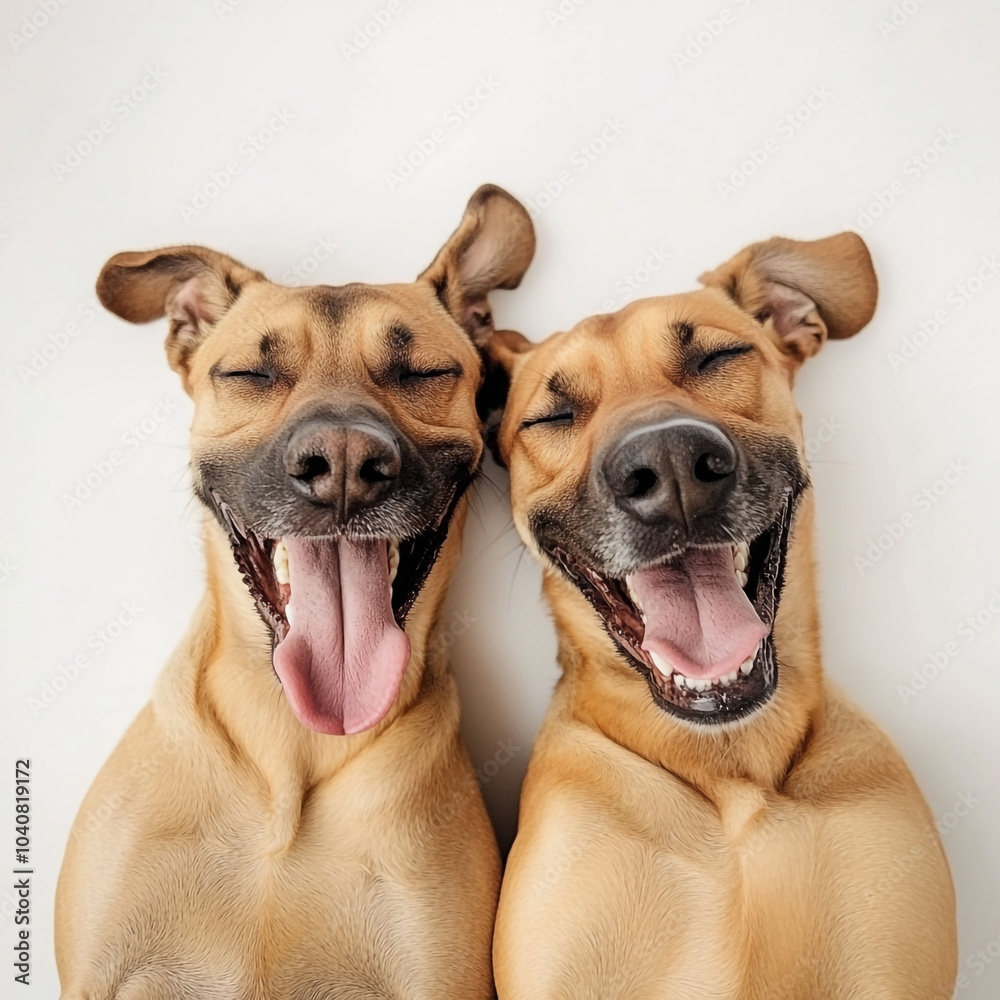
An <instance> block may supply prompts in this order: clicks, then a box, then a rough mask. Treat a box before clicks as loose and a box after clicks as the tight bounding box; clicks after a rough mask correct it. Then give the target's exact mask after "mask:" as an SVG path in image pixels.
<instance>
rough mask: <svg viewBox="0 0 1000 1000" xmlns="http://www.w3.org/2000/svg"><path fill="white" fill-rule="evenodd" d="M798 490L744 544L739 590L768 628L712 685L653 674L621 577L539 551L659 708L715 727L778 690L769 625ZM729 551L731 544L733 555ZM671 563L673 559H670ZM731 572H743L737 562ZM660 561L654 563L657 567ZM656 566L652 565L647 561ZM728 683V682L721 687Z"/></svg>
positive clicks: (557, 551)
mask: <svg viewBox="0 0 1000 1000" xmlns="http://www.w3.org/2000/svg"><path fill="white" fill-rule="evenodd" d="M799 492H800V491H799V490H796V489H789V490H788V492H787V493H786V495H785V498H784V501H783V503H782V505H781V509H780V511H779V513H778V516H777V517H776V519H775V521H774V522H773V523H772V524H771V526H770V527H769V528H767V529H766V530H765V531H763V532H761V533H760V534H759V535H757V536H756V537H755V538H754V539H753V540H752V541H751V542H749V543H748V544H747V545H746V559H745V562H746V565H745V572H744V573H743V575H744V576H745V580H742V579H741V583H742V584H743V587H744V591H745V592H746V593H747V596H748V597H749V598H750V600H751V603H752V604H753V605H754V609H755V610H756V611H757V613H758V615H759V616H760V618H761V620H762V621H763V622H764V623H765V625H766V626H767V627H768V629H769V631H768V634H767V636H766V637H765V638H764V640H763V641H762V642H761V643H760V644H759V646H758V648H757V650H756V652H755V653H754V654H753V656H752V659H751V662H750V663H749V664H748V663H747V662H746V661H744V663H743V664H741V667H740V668H739V669H738V670H737V671H735V674H736V676H735V677H734V676H732V673H730V674H728V675H726V676H725V677H723V678H718V679H716V680H717V683H716V682H713V681H709V682H707V683H706V682H705V681H703V680H701V679H698V678H695V679H693V680H692V679H689V678H687V677H685V676H684V675H683V674H679V673H677V672H675V671H674V670H673V669H670V670H669V671H668V670H667V669H664V665H662V664H661V666H660V668H659V669H658V667H657V665H656V664H655V663H654V661H653V659H652V657H651V655H650V654H649V653H648V652H647V651H646V650H644V649H643V648H642V640H643V633H644V630H645V624H644V621H643V617H642V612H641V610H640V609H639V606H638V602H637V601H636V600H635V595H634V593H630V589H631V588H630V585H629V582H628V576H626V577H625V578H623V579H620V580H619V579H615V578H611V577H604V576H602V575H601V574H600V573H598V572H597V571H596V570H594V569H593V568H592V567H591V566H589V565H588V564H587V563H586V562H584V561H583V560H581V559H578V558H577V557H575V556H574V555H573V554H571V553H569V552H567V551H566V550H564V549H561V548H560V547H559V546H543V548H544V550H545V551H546V552H547V553H548V555H549V556H550V558H551V559H552V560H553V561H554V562H555V563H556V564H557V565H558V566H559V567H560V568H561V569H562V571H563V573H564V574H565V575H566V576H568V577H569V578H570V580H572V582H573V583H574V584H575V585H576V586H577V587H578V589H579V590H580V591H581V592H582V593H583V595H584V597H586V598H587V600H588V601H589V602H590V604H591V605H592V606H593V607H594V608H595V610H596V611H597V612H598V614H599V615H600V616H601V619H602V621H603V624H604V627H605V629H606V630H607V632H608V633H609V635H610V636H611V637H612V638H613V639H614V640H615V642H616V643H617V644H618V646H619V648H620V649H621V650H622V652H623V653H624V654H625V657H626V659H627V660H628V662H629V663H630V664H631V666H632V667H633V668H634V669H635V670H637V671H638V672H639V673H640V674H642V675H643V676H644V677H645V679H646V681H647V684H648V685H649V689H650V692H651V694H652V696H653V699H654V701H655V702H656V704H657V705H659V707H660V708H662V709H664V710H665V711H667V712H669V713H670V714H672V715H675V716H678V717H680V718H682V719H685V720H686V721H689V722H696V723H701V724H721V723H725V722H732V721H735V720H737V719H739V718H742V717H745V716H746V715H749V714H750V713H752V712H754V711H755V710H756V709H758V708H760V707H761V706H762V705H764V704H765V703H766V702H767V701H768V700H769V699H770V698H771V696H772V695H773V694H774V690H775V688H776V686H777V679H778V667H777V656H776V653H775V648H774V634H773V633H774V620H775V616H776V613H777V604H778V600H779V597H780V592H781V586H782V578H783V573H784V561H785V553H786V548H787V543H788V534H789V530H790V527H791V521H792V518H793V515H794V511H795V504H796V501H797V498H798V494H799ZM735 548H736V547H734V550H735ZM671 558H675V557H674V556H672V557H671ZM734 560H735V565H734V569H735V570H736V572H737V573H738V574H739V573H740V572H741V570H742V567H741V566H740V563H741V562H742V560H741V559H736V552H735V551H734ZM663 561H664V560H662V559H661V560H657V563H658V562H663ZM654 565H655V563H654ZM727 681H728V682H727Z"/></svg>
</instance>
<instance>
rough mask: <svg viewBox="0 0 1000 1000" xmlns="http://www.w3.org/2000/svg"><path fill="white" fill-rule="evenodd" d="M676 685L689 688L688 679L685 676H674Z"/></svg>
mask: <svg viewBox="0 0 1000 1000" xmlns="http://www.w3.org/2000/svg"><path fill="white" fill-rule="evenodd" d="M674 683H675V684H676V685H677V686H678V687H679V688H683V687H687V678H686V677H685V676H684V675H683V674H674Z"/></svg>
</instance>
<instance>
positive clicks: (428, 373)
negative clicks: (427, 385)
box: [396, 365, 462, 385]
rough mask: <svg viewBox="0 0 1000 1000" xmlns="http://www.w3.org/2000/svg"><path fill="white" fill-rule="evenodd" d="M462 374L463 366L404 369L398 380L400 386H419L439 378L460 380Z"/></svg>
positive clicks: (400, 372) (401, 370) (398, 375)
mask: <svg viewBox="0 0 1000 1000" xmlns="http://www.w3.org/2000/svg"><path fill="white" fill-rule="evenodd" d="M461 374H462V366H461V365H451V366H450V367H448V368H423V369H420V368H402V369H400V371H399V373H398V374H397V376H396V378H397V380H398V381H399V384H400V385H419V384H420V383H421V382H427V381H429V380H431V379H437V378H458V377H459V376H460V375H461Z"/></svg>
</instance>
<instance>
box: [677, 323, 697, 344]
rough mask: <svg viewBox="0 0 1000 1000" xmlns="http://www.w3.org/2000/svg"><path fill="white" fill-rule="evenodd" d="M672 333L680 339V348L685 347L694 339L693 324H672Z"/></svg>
mask: <svg viewBox="0 0 1000 1000" xmlns="http://www.w3.org/2000/svg"><path fill="white" fill-rule="evenodd" d="M673 331H674V333H675V334H677V336H678V338H680V342H681V346H682V347H687V346H688V344H690V343H691V341H692V339H693V338H694V324H692V323H689V322H688V321H687V320H680V321H678V322H677V323H674V324H673Z"/></svg>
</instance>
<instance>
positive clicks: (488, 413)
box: [476, 330, 535, 465]
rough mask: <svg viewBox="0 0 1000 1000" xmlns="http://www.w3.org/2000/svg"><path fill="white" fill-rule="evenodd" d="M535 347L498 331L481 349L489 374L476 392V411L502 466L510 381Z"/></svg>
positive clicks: (508, 332) (509, 332)
mask: <svg viewBox="0 0 1000 1000" xmlns="http://www.w3.org/2000/svg"><path fill="white" fill-rule="evenodd" d="M534 346H535V345H534V344H533V343H532V342H531V341H530V340H528V338H527V337H525V336H524V335H523V334H520V333H517V332H516V331H515V330H497V331H495V332H494V333H493V334H492V336H490V337H489V339H488V340H487V341H486V343H485V344H483V346H482V347H481V348H480V352H481V354H482V356H483V367H484V369H485V375H484V377H483V384H482V385H481V386H480V387H479V392H478V393H476V410H477V412H478V413H479V419H480V420H481V421H482V423H483V437H484V440H485V441H486V446H487V447H488V448H489V449H490V451H491V452H492V453H493V457H494V458H495V459H496V461H497V464H498V465H504V464H505V463H504V460H503V458H502V457H501V455H500V441H499V434H500V422H501V420H502V419H503V411H504V407H505V406H506V405H507V395H508V393H509V392H510V379H511V375H512V373H513V371H514V365H515V364H516V363H517V359H518V358H519V357H520V356H521V355H522V354H527V353H528V351H530V350H531V349H532V348H533V347H534Z"/></svg>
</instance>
